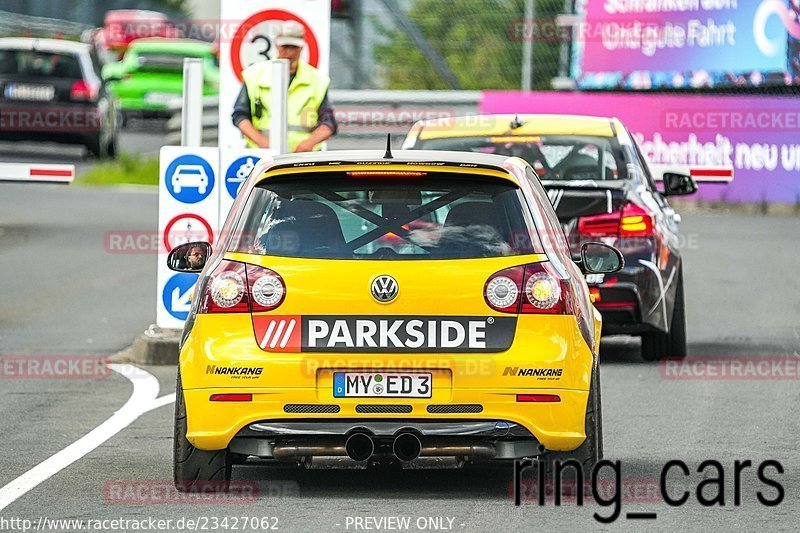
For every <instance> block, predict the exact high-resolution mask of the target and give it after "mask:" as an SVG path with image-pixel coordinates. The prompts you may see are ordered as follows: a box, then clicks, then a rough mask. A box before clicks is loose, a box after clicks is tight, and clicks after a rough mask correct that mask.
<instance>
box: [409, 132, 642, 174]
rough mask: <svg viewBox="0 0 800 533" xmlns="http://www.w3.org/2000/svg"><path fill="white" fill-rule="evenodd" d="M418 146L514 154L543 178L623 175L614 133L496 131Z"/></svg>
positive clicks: (623, 165)
mask: <svg viewBox="0 0 800 533" xmlns="http://www.w3.org/2000/svg"><path fill="white" fill-rule="evenodd" d="M414 148H415V149H419V150H454V151H461V152H479V153H484V154H498V155H506V156H516V157H520V158H522V159H524V160H525V161H527V162H528V163H530V165H531V166H532V167H533V169H534V170H535V171H536V175H537V176H539V178H540V179H543V180H553V181H583V180H591V181H606V180H618V179H625V178H626V177H627V172H626V168H627V167H626V166H625V159H624V156H623V153H622V149H621V147H620V145H619V142H618V141H617V139H616V138H614V137H597V136H592V135H498V136H493V137H451V138H441V139H428V140H421V141H418V143H417V145H416V146H415V147H414Z"/></svg>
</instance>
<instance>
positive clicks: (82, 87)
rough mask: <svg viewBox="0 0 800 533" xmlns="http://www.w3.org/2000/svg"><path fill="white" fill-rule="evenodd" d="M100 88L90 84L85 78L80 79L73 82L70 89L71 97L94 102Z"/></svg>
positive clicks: (75, 99) (78, 100)
mask: <svg viewBox="0 0 800 533" xmlns="http://www.w3.org/2000/svg"><path fill="white" fill-rule="evenodd" d="M98 94H99V88H98V87H96V86H92V85H89V84H88V83H86V82H85V81H83V80H78V81H76V82H75V83H73V84H72V88H71V89H70V91H69V99H70V100H74V101H76V102H92V101H94V100H96V99H97V95H98Z"/></svg>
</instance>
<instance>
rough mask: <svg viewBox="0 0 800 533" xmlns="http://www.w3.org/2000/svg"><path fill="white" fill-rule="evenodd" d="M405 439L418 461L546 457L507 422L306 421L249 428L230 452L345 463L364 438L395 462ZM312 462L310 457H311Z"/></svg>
mask: <svg viewBox="0 0 800 533" xmlns="http://www.w3.org/2000/svg"><path fill="white" fill-rule="evenodd" d="M404 433H410V434H413V435H415V436H416V437H417V438H418V439H419V441H420V445H421V450H420V452H421V453H420V456H421V457H445V456H454V455H456V454H459V453H461V454H464V455H463V456H462V457H467V458H473V459H474V458H478V459H519V458H522V457H532V456H536V455H539V454H541V453H542V452H543V451H544V446H542V445H541V444H540V443H539V442H538V441H537V440H536V439H535V438H534V436H533V435H532V434H531V433H530V431H528V430H527V429H525V428H524V427H522V426H520V425H519V424H515V423H514V422H508V421H505V420H494V421H493V420H463V421H450V422H439V421H429V420H415V419H411V420H342V421H333V422H331V421H326V420H309V421H290V422H262V423H256V424H251V425H250V426H248V427H246V428H244V429H243V430H242V431H240V432H239V433H237V434H236V436H235V437H234V438H233V440H232V441H231V443H230V445H229V449H230V451H232V452H234V453H239V454H242V455H255V456H258V457H261V458H272V459H277V460H286V459H290V460H296V459H298V458H302V460H308V456H306V455H303V456H296V455H294V453H296V452H297V451H301V452H303V453H308V452H314V453H316V456H317V457H331V456H334V457H335V456H339V457H343V455H342V454H343V453H345V454H346V453H347V452H346V443H347V438H348V437H349V436H352V435H355V434H364V435H368V436H369V437H370V439H372V441H373V443H374V444H375V446H374V452H375V453H374V454H373V456H372V457H375V458H380V457H381V456H383V457H387V456H388V457H392V456H394V441H395V439H396V438H397V437H398V436H399V435H402V434H404ZM311 457H314V455H312V456H311Z"/></svg>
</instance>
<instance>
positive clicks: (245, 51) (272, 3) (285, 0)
mask: <svg viewBox="0 0 800 533" xmlns="http://www.w3.org/2000/svg"><path fill="white" fill-rule="evenodd" d="M221 19H222V20H224V21H226V23H227V24H230V25H231V26H232V28H231V29H232V31H231V32H229V35H231V37H230V39H229V40H227V39H225V40H223V41H222V42H221V43H220V97H219V116H220V124H219V145H220V147H221V148H237V147H242V146H244V141H243V139H242V136H241V133H240V132H239V130H238V129H237V128H236V126H234V125H233V123H232V122H231V120H230V116H231V113H232V112H233V105H234V103H235V102H236V97H237V96H238V95H239V91H240V90H241V87H242V71H244V69H246V68H247V67H249V66H250V65H252V64H253V63H256V62H259V61H268V60H270V59H275V58H276V57H278V51H277V48H276V46H275V44H274V37H275V35H277V33H278V30H279V28H280V25H281V23H283V22H285V21H288V20H293V21H296V22H298V23H300V24H302V25H303V27H304V28H305V30H306V46H305V48H304V49H303V53H302V58H303V60H304V61H306V62H307V63H309V64H310V65H312V66H314V67H316V68H317V69H319V70H320V71H321V72H322V73H323V74H325V75H328V70H329V67H328V65H329V59H330V0H225V1H224V2H221Z"/></svg>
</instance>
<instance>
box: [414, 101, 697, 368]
mask: <svg viewBox="0 0 800 533" xmlns="http://www.w3.org/2000/svg"><path fill="white" fill-rule="evenodd" d="M403 147H404V148H406V149H420V150H460V151H470V152H481V153H494V154H502V155H513V156H518V157H520V158H522V159H524V160H526V161H528V162H529V163H530V164H531V166H532V167H533V168H534V170H535V171H536V174H537V175H538V176H539V178H540V179H541V180H542V184H543V185H544V186H545V188H546V189H547V190H548V194H549V196H550V200H551V201H552V203H553V206H554V207H555V209H556V213H557V215H558V218H559V220H560V222H561V224H562V226H563V228H564V232H565V234H566V236H567V238H568V240H569V242H570V245H571V248H572V250H573V254H576V255H577V251H579V250H580V247H581V245H582V244H583V243H584V242H589V241H601V242H604V243H607V244H611V245H613V246H615V247H616V248H618V249H619V250H620V251H621V252H622V253H623V255H624V256H625V267H624V269H623V270H621V271H620V272H617V273H615V274H610V275H602V274H601V275H588V276H587V279H586V281H587V283H588V284H589V286H590V290H591V292H592V295H593V298H594V303H595V307H596V308H597V309H598V310H599V311H600V312H601V313H602V315H603V331H604V333H606V334H611V335H613V334H629V335H639V336H641V338H642V357H643V358H644V359H645V360H649V361H653V360H660V359H663V358H665V357H674V358H683V357H685V356H686V315H685V311H684V298H683V262H682V260H681V254H680V249H679V243H680V236H679V233H678V225H679V223H680V215H678V214H677V213H675V211H674V210H673V209H672V208H671V207H670V205H669V203H668V202H667V199H666V197H667V196H670V195H682V194H692V193H694V192H695V191H696V190H697V186H696V184H695V182H694V180H693V179H692V177H691V176H689V175H688V174H686V175H683V174H665V178H668V179H665V190H664V191H663V192H660V191H659V190H658V189H657V188H656V184H655V180H654V179H653V176H652V174H651V171H650V167H649V166H648V163H647V162H646V160H645V159H644V157H643V156H642V153H641V150H640V149H639V147H638V146H637V144H636V142H635V141H634V139H633V137H632V136H631V134H630V133H629V131H628V130H627V128H626V127H625V126H624V125H623V124H622V123H621V122H620V121H619V120H617V119H609V118H600V117H582V116H570V115H519V116H514V115H509V116H506V115H491V116H487V115H484V116H478V117H457V118H448V119H439V120H432V121H421V122H418V123H416V124H415V125H414V127H413V128H412V129H411V131H410V132H409V134H408V136H407V137H406V141H405V143H404V146H403Z"/></svg>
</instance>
